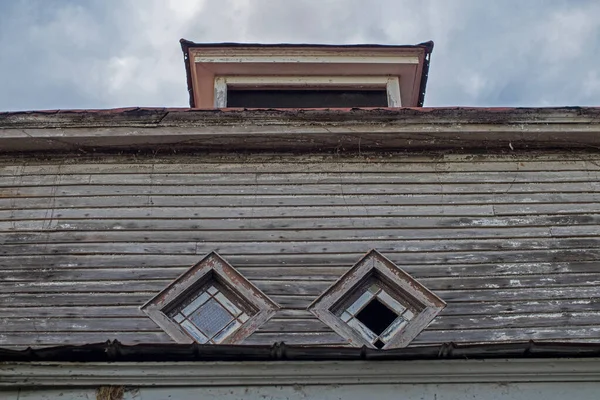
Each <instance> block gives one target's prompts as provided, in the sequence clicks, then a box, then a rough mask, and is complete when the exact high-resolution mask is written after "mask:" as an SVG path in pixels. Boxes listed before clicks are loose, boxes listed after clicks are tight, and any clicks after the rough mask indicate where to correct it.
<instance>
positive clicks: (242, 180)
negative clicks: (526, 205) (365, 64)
mask: <svg viewBox="0 0 600 400" xmlns="http://www.w3.org/2000/svg"><path fill="white" fill-rule="evenodd" d="M53 176H54V177H55V178H54V179H48V175H17V178H15V176H2V175H0V187H11V186H14V185H15V184H18V185H19V186H54V185H65V186H67V185H246V186H254V185H261V186H264V185H286V184H293V185H311V184H327V183H337V184H346V185H348V184H355V183H363V184H365V183H366V184H383V183H385V184H431V183H433V184H441V183H474V182H475V183H506V182H511V183H523V182H527V183H544V182H597V181H598V179H599V174H598V172H597V171H585V170H584V171H568V172H565V171H549V170H546V171H534V172H524V171H493V172H490V171H485V172H483V171H471V172H468V173H464V172H460V173H453V172H446V171H438V172H414V171H407V172H404V171H402V170H401V169H398V170H396V171H390V172H386V171H376V172H359V173H354V172H345V173H341V172H318V173H314V172H287V173H279V172H275V173H268V172H263V173H241V174H240V173H225V174H224V173H207V172H202V173H195V172H191V173H190V172H184V173H170V174H165V173H157V172H150V173H146V174H139V173H137V174H130V173H120V174H77V175H69V174H64V173H61V174H57V175H53Z"/></svg>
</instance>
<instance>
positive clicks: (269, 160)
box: [0, 153, 600, 176]
mask: <svg viewBox="0 0 600 400" xmlns="http://www.w3.org/2000/svg"><path fill="white" fill-rule="evenodd" d="M240 159H242V160H244V161H243V162H240ZM93 161H96V162H93ZM599 164H600V158H598V157H597V156H596V155H594V154H587V155H584V154H580V155H574V156H572V155H567V154H550V153H548V154H511V155H499V154H495V155H493V154H487V155H485V156H484V157H477V156H472V155H465V154H462V155H459V154H454V155H448V154H447V155H430V156H427V155H424V156H417V155H415V154H405V155H402V156H398V155H393V154H389V155H387V156H385V157H382V156H381V155H379V154H370V155H367V156H359V155H353V156H344V155H340V156H337V157H332V156H314V155H303V156H295V155H286V156H285V157H281V156H277V155H273V156H265V155H256V154H253V155H251V154H249V155H244V156H241V157H237V158H234V157H227V155H224V156H223V157H221V158H216V157H214V156H211V155H205V156H204V157H202V158H201V159H198V158H195V159H194V158H190V157H189V156H186V155H178V156H176V157H167V158H160V157H155V158H149V157H144V156H141V157H140V158H138V159H135V160H132V159H129V158H128V156H127V155H123V156H120V157H116V158H115V157H112V158H111V156H107V157H104V158H103V159H102V162H98V161H97V160H90V159H86V158H83V159H78V160H77V163H73V160H72V158H62V159H61V158H60V157H57V158H54V159H52V160H47V161H39V160H37V161H34V162H32V161H29V160H27V161H21V160H19V159H15V158H12V159H10V158H8V159H7V158H3V159H0V175H3V176H14V175H17V174H18V175H20V176H24V175H54V174H119V173H138V174H147V173H162V174H170V173H201V172H205V173H289V172H312V173H319V172H335V173H340V172H357V173H358V172H394V171H398V170H401V171H406V172H442V171H447V172H481V171H519V172H534V171H597V170H600V166H599Z"/></svg>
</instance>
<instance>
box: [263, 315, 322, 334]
mask: <svg viewBox="0 0 600 400" xmlns="http://www.w3.org/2000/svg"><path fill="white" fill-rule="evenodd" d="M257 332H280V333H282V332H333V330H332V329H331V328H330V327H329V326H327V325H325V324H324V323H323V322H321V321H320V320H318V319H317V318H316V317H314V316H313V317H312V318H307V319H299V318H291V319H287V318H286V319H282V318H276V317H274V318H272V319H270V320H269V321H267V322H266V323H265V324H264V325H263V326H261V327H260V328H259V329H258V331H257Z"/></svg>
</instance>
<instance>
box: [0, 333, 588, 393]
mask: <svg viewBox="0 0 600 400" xmlns="http://www.w3.org/2000/svg"><path fill="white" fill-rule="evenodd" d="M599 350H600V344H597V343H596V344H591V343H534V342H523V343H496V344H480V345H471V346H458V345H454V344H451V343H450V344H444V345H437V346H427V347H415V348H405V349H398V350H375V349H366V348H327V347H302V346H286V345H285V344H283V343H279V344H275V345H273V346H221V345H216V346H215V345H213V346H210V345H209V346H206V345H204V346H202V345H137V346H123V345H117V344H116V342H108V343H106V344H92V345H85V346H63V347H61V348H53V349H46V350H44V351H45V352H46V355H47V357H45V359H36V358H35V357H36V356H38V357H39V356H40V355H41V354H42V352H43V351H42V350H41V349H40V350H31V349H28V350H26V351H25V353H24V354H28V358H25V359H24V360H23V361H17V360H8V359H7V357H6V354H7V353H6V350H2V351H0V360H4V361H3V362H0V375H1V376H2V379H0V387H21V386H80V387H81V386H93V387H97V386H99V385H128V386H156V385H162V386H190V384H191V385H193V386H223V385H294V384H356V382H361V383H362V384H371V383H372V384H375V383H390V382H393V383H410V384H415V383H436V384H439V383H474V382H494V383H500V382H502V383H504V382H557V381H561V382H582V381H595V382H597V381H598V377H599V376H600V358H599V357H598V355H599V353H598V352H599ZM53 352H54V353H55V354H60V353H61V352H62V353H64V354H77V357H76V360H77V361H76V362H73V361H52V359H51V358H50V357H48V356H49V355H50V354H52V353H53ZM124 352H129V354H130V355H131V354H133V353H137V354H138V358H137V359H136V360H135V361H134V360H133V359H131V360H130V361H129V362H127V361H125V362H123V361H122V358H121V359H119V358H118V357H116V356H115V355H118V354H121V355H123V353H124ZM101 353H103V354H104V355H103V356H102V357H103V359H102V360H101V361H97V360H95V361H91V360H89V359H85V360H86V362H81V360H82V359H84V358H85V357H89V356H90V354H91V355H92V357H94V356H96V357H97V356H98V355H100V354H101ZM155 354H161V355H162V358H161V360H160V361H157V360H156V357H155V356H154V355H155ZM207 354H212V357H206V355H207ZM165 355H166V356H168V357H169V358H170V359H168V358H167V357H165ZM409 355H412V356H409ZM2 356H3V357H2ZM108 357H111V358H110V361H106V359H107V358H108ZM121 357H122V356H121ZM55 358H56V357H55ZM74 360H75V359H74Z"/></svg>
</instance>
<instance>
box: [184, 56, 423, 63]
mask: <svg viewBox="0 0 600 400" xmlns="http://www.w3.org/2000/svg"><path fill="white" fill-rule="evenodd" d="M194 62H196V63H313V64H334V63H341V64H418V63H419V57H416V56H372V55H369V56H331V55H328V56H317V55H298V56H292V55H290V56H281V55H260V56H258V55H256V56H250V55H248V56H219V55H215V56H210V55H197V56H195V57H194Z"/></svg>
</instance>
